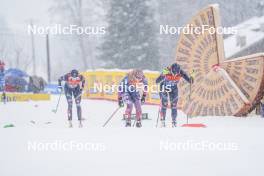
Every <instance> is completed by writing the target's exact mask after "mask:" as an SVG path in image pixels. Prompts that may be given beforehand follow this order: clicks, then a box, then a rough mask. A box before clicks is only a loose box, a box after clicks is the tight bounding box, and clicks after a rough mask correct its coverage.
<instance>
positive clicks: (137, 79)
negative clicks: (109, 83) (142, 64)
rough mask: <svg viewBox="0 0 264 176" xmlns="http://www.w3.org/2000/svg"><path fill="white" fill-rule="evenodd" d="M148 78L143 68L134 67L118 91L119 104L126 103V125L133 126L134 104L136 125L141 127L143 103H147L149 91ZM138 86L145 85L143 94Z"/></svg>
mask: <svg viewBox="0 0 264 176" xmlns="http://www.w3.org/2000/svg"><path fill="white" fill-rule="evenodd" d="M147 84H148V83H147V80H146V78H145V76H144V74H143V71H142V70H139V69H134V70H132V71H131V72H129V73H128V74H127V76H125V78H123V80H122V81H121V82H120V85H119V91H118V105H119V106H120V107H123V106H124V103H125V104H126V106H127V107H126V111H125V116H126V127H131V113H132V110H133V105H134V106H135V109H136V120H137V122H136V127H138V128H140V127H141V126H142V125H141V118H142V109H141V104H143V103H145V99H146V92H147ZM140 85H141V86H140ZM138 87H141V88H142V87H143V93H142V96H141V95H140V91H139V90H138Z"/></svg>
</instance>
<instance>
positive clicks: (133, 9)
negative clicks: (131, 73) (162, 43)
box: [99, 0, 159, 70]
mask: <svg viewBox="0 0 264 176" xmlns="http://www.w3.org/2000/svg"><path fill="white" fill-rule="evenodd" d="M107 20H108V25H109V26H108V28H107V34H106V35H105V38H104V42H103V44H102V45H101V47H100V51H101V55H100V56H99V59H101V60H103V61H104V62H105V64H104V67H106V68H115V67H118V68H123V69H127V68H142V69H151V70H157V69H158V68H159V48H158V41H157V36H156V34H157V31H155V30H157V28H156V26H155V24H156V22H155V21H154V16H153V9H151V6H149V4H148V1H147V0H122V1H120V0H111V1H110V9H109V12H108V15H107Z"/></svg>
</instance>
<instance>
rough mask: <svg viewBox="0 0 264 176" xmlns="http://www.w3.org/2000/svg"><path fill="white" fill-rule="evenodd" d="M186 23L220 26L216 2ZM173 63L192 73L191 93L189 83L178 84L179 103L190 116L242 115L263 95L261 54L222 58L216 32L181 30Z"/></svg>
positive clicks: (262, 59) (263, 59)
mask: <svg viewBox="0 0 264 176" xmlns="http://www.w3.org/2000/svg"><path fill="white" fill-rule="evenodd" d="M188 25H189V26H193V27H202V26H204V28H210V27H213V28H215V29H216V28H217V27H221V25H220V15H219V8H218V5H209V6H208V7H206V8H205V9H203V10H201V11H200V12H199V13H198V14H197V15H196V16H195V17H194V18H193V19H192V20H191V21H190V23H188ZM220 32H221V31H220ZM176 62H177V63H179V64H180V65H181V67H182V68H183V69H184V70H185V71H186V72H188V73H191V72H194V80H195V81H194V84H193V85H192V88H191V90H192V91H191V96H190V86H189V84H188V83H187V82H185V81H181V82H180V83H179V90H180V96H181V97H180V100H179V103H180V105H181V106H182V108H183V111H184V112H185V113H186V114H188V115H190V116H245V115H247V114H248V113H249V112H250V111H252V110H253V109H254V107H255V106H256V104H257V103H258V102H259V101H260V99H261V98H262V97H263V95H264V53H258V54H253V55H249V56H244V57H239V58H236V59H232V60H226V59H225V56H224V48H223V37H222V34H220V33H213V32H210V31H209V30H204V33H203V34H197V33H193V34H183V33H181V35H180V38H179V41H178V45H177V50H176ZM189 96H190V97H189ZM189 98H190V100H189Z"/></svg>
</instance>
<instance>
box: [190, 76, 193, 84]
mask: <svg viewBox="0 0 264 176" xmlns="http://www.w3.org/2000/svg"><path fill="white" fill-rule="evenodd" d="M193 82H194V80H193V77H192V76H191V77H190V84H193Z"/></svg>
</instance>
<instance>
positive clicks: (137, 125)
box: [136, 120, 142, 128]
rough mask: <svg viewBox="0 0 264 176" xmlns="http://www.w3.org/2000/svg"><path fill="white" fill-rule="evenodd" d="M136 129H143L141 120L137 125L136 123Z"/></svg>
mask: <svg viewBox="0 0 264 176" xmlns="http://www.w3.org/2000/svg"><path fill="white" fill-rule="evenodd" d="M136 127H137V128H141V127H142V125H141V121H140V120H138V121H137V123H136Z"/></svg>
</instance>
